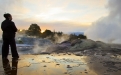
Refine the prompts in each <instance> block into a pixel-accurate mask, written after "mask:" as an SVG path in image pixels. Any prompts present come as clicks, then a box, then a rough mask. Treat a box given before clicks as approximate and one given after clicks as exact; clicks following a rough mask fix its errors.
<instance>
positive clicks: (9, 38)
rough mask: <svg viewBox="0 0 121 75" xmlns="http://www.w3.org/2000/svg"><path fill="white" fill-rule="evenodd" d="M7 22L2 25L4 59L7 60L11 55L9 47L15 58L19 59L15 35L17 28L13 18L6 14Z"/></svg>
mask: <svg viewBox="0 0 121 75" xmlns="http://www.w3.org/2000/svg"><path fill="white" fill-rule="evenodd" d="M4 17H5V20H4V21H3V22H2V24H1V29H2V31H3V35H2V38H3V45H2V58H3V59H4V58H7V57H8V54H9V45H10V47H11V53H12V57H13V58H17V59H18V58H19V55H18V52H17V49H16V43H15V34H16V32H17V28H16V26H15V24H14V22H13V21H12V16H11V14H9V13H5V14H4Z"/></svg>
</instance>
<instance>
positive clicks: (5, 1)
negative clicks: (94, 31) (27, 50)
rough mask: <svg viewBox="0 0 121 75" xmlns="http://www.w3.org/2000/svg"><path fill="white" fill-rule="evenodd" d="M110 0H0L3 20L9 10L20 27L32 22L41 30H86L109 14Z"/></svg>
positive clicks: (0, 17)
mask: <svg viewBox="0 0 121 75" xmlns="http://www.w3.org/2000/svg"><path fill="white" fill-rule="evenodd" d="M107 2H108V0H0V22H2V21H3V20H4V17H3V14H4V13H5V12H6V13H10V14H11V15H12V17H13V21H14V22H15V24H16V26H17V28H18V29H28V28H29V26H30V25H31V24H33V23H36V24H38V25H39V26H40V28H41V30H45V29H50V30H52V31H53V30H55V31H63V32H82V31H86V30H87V29H88V28H89V27H90V26H92V23H93V22H95V21H97V20H98V19H99V18H101V17H105V16H107V15H108V14H109V11H108V10H107V6H106V4H107Z"/></svg>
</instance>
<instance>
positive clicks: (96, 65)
mask: <svg viewBox="0 0 121 75" xmlns="http://www.w3.org/2000/svg"><path fill="white" fill-rule="evenodd" d="M107 59H108V60H107ZM9 60H10V58H9ZM9 60H8V59H7V60H5V61H3V70H2V67H0V75H2V74H3V73H6V74H7V75H8V74H9V75H120V74H121V59H120V58H117V57H116V58H112V57H110V58H108V57H107V58H105V57H104V56H94V55H90V56H84V55H81V56H76V55H74V54H63V53H59V54H54V53H53V54H44V55H21V57H20V60H18V61H14V60H10V62H9ZM11 61H12V62H11ZM17 63H18V65H17ZM10 64H12V67H10ZM0 66H1V64H0ZM16 68H17V69H16Z"/></svg>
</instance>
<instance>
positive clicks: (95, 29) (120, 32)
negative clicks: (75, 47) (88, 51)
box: [85, 0, 121, 44]
mask: <svg viewBox="0 0 121 75" xmlns="http://www.w3.org/2000/svg"><path fill="white" fill-rule="evenodd" d="M120 3H121V0H109V1H108V4H107V9H108V11H109V15H108V16H106V17H102V18H100V19H99V20H98V21H96V22H94V23H92V26H91V27H90V28H88V29H87V30H86V31H85V35H87V37H88V38H89V39H93V40H95V41H104V42H107V43H120V44H121V10H120V9H121V4H120Z"/></svg>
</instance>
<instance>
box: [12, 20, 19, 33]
mask: <svg viewBox="0 0 121 75" xmlns="http://www.w3.org/2000/svg"><path fill="white" fill-rule="evenodd" d="M12 29H13V31H14V32H17V30H18V29H17V28H16V26H15V24H14V22H12Z"/></svg>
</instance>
